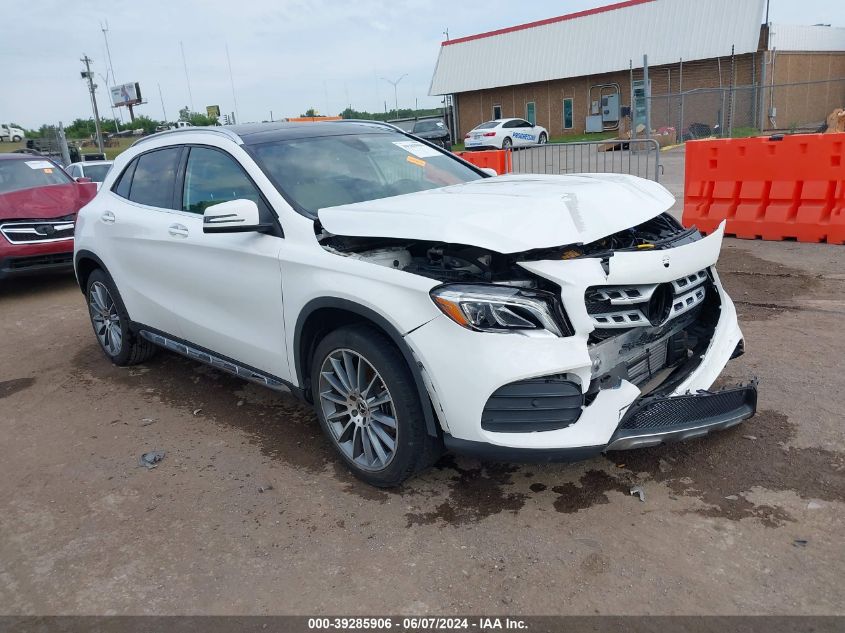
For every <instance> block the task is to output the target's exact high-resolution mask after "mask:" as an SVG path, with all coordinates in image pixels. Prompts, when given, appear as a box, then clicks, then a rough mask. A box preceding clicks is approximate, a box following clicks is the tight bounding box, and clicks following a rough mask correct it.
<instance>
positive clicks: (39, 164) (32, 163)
mask: <svg viewBox="0 0 845 633" xmlns="http://www.w3.org/2000/svg"><path fill="white" fill-rule="evenodd" d="M24 162H25V163H26V164H27V165H28V166H29V168H30V169H53V163H51V162H50V161H49V160H27V161H24Z"/></svg>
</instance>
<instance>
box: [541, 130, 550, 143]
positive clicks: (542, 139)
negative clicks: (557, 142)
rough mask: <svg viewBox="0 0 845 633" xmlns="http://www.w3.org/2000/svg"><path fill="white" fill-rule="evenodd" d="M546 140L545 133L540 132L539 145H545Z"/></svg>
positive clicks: (547, 138)
mask: <svg viewBox="0 0 845 633" xmlns="http://www.w3.org/2000/svg"><path fill="white" fill-rule="evenodd" d="M548 140H549V137H547V136H546V133H545V132H540V140H539V143H540V145H545V144H546V142H547V141H548Z"/></svg>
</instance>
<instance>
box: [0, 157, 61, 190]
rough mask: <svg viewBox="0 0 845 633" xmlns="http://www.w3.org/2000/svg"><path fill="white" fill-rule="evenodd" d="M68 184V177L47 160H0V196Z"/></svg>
mask: <svg viewBox="0 0 845 633" xmlns="http://www.w3.org/2000/svg"><path fill="white" fill-rule="evenodd" d="M68 182H71V179H70V177H69V176H68V175H67V174H65V172H64V171H62V170H61V169H59V168H58V167H56V166H55V165H54V164H53V163H51V162H50V161H48V160H44V159H32V160H14V159H13V160H0V194H2V193H9V192H10V191H19V190H21V189H31V188H33V187H44V186H46V185H63V184H65V183H68Z"/></svg>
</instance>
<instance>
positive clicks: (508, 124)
mask: <svg viewBox="0 0 845 633" xmlns="http://www.w3.org/2000/svg"><path fill="white" fill-rule="evenodd" d="M502 127H506V128H512V127H519V121H518V120H515V121H505V123H504V124H503V125H502Z"/></svg>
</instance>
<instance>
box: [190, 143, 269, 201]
mask: <svg viewBox="0 0 845 633" xmlns="http://www.w3.org/2000/svg"><path fill="white" fill-rule="evenodd" d="M244 198H245V199H247V200H252V201H253V202H255V203H256V204H257V205H258V206H259V207H261V205H262V201H261V196H260V195H259V193H258V190H257V189H256V188H255V185H253V184H252V181H251V180H250V179H249V178H248V177H247V175H246V174H245V173H244V170H243V169H242V168H241V166H240V165H238V163H237V162H235V160H234V159H233V158H232V157H231V156H227V155H226V154H224V153H223V152H220V151H218V150H214V149H209V148H206V147H192V148H191V153H190V154H189V155H188V165H187V167H186V169H185V189H184V194H183V200H182V210H183V211H190V212H191V213H203V212H204V211H205V210H206V209H207V208H208V207H210V206H212V205H215V204H220V203H221V202H227V201H229V200H238V199H244Z"/></svg>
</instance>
